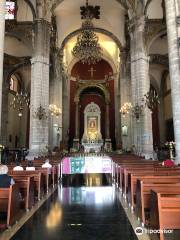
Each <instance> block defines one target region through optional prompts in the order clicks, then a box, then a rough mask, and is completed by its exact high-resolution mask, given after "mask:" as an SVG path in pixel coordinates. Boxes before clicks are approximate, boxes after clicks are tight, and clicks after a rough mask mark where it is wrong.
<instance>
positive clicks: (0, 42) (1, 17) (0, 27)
mask: <svg viewBox="0 0 180 240" xmlns="http://www.w3.org/2000/svg"><path fill="white" fill-rule="evenodd" d="M5 4H6V1H5V0H1V1H0V36H1V37H0V131H2V130H1V126H2V121H1V118H2V87H3V60H4V31H5ZM0 135H1V134H0Z"/></svg>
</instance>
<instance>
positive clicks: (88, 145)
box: [82, 140, 104, 153]
mask: <svg viewBox="0 0 180 240" xmlns="http://www.w3.org/2000/svg"><path fill="white" fill-rule="evenodd" d="M103 145H104V143H103V141H99V142H96V141H93V140H92V141H91V140H90V141H89V142H82V146H83V147H84V152H85V153H89V152H95V153H98V152H101V150H102V148H103Z"/></svg>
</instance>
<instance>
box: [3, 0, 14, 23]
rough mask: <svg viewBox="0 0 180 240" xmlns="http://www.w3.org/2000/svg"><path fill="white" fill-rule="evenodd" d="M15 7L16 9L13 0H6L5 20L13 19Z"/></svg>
mask: <svg viewBox="0 0 180 240" xmlns="http://www.w3.org/2000/svg"><path fill="white" fill-rule="evenodd" d="M15 9H16V3H15V1H6V13H5V19H6V20H14V19H15Z"/></svg>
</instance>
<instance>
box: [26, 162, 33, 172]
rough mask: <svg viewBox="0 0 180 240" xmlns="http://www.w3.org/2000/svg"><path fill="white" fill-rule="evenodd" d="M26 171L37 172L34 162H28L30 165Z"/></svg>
mask: <svg viewBox="0 0 180 240" xmlns="http://www.w3.org/2000/svg"><path fill="white" fill-rule="evenodd" d="M26 171H35V167H34V165H33V162H32V161H28V165H27V167H26Z"/></svg>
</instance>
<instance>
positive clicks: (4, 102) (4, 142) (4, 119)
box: [1, 66, 9, 146]
mask: <svg viewBox="0 0 180 240" xmlns="http://www.w3.org/2000/svg"><path fill="white" fill-rule="evenodd" d="M8 75H9V72H8V69H7V68H6V67H5V66H4V72H3V84H2V89H3V91H2V107H1V109H2V117H1V144H2V145H5V146H7V144H8V135H7V134H8V132H7V126H8V109H9V105H8V96H9V82H8V80H9V79H8Z"/></svg>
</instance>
